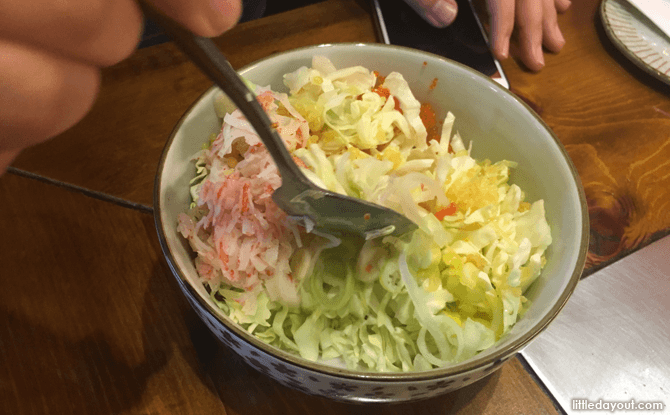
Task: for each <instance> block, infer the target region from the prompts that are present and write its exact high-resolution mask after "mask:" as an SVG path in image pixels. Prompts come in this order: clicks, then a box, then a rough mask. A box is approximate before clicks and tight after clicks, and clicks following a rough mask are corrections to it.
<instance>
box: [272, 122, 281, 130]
mask: <svg viewBox="0 0 670 415" xmlns="http://www.w3.org/2000/svg"><path fill="white" fill-rule="evenodd" d="M271 126H272V128H275V129H276V128H277V127H279V123H278V122H273V123H272V124H271Z"/></svg>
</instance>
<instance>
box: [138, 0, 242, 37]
mask: <svg viewBox="0 0 670 415" xmlns="http://www.w3.org/2000/svg"><path fill="white" fill-rule="evenodd" d="M150 2H151V3H152V4H153V5H154V6H156V7H157V8H158V9H160V10H161V11H162V12H163V13H165V14H166V15H167V16H169V17H171V18H173V19H174V20H176V21H178V22H180V23H181V24H183V25H184V26H186V27H187V28H188V29H190V30H191V31H193V33H195V34H197V35H200V36H205V37H213V36H218V35H220V34H221V33H223V32H225V31H226V30H228V29H230V28H231V27H233V26H235V24H237V21H238V20H239V19H240V16H241V14H242V3H241V0H191V1H184V0H150Z"/></svg>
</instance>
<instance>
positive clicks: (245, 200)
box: [240, 183, 249, 213]
mask: <svg viewBox="0 0 670 415" xmlns="http://www.w3.org/2000/svg"><path fill="white" fill-rule="evenodd" d="M240 210H241V211H242V213H244V212H246V211H248V210H249V183H244V184H243V185H242V206H241V208H240Z"/></svg>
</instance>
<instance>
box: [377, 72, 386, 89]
mask: <svg viewBox="0 0 670 415" xmlns="http://www.w3.org/2000/svg"><path fill="white" fill-rule="evenodd" d="M374 74H375V76H376V77H377V79H375V88H377V87H378V86H380V85H381V84H383V83H384V81H385V80H386V77H385V76H379V72H377V71H375V72H374Z"/></svg>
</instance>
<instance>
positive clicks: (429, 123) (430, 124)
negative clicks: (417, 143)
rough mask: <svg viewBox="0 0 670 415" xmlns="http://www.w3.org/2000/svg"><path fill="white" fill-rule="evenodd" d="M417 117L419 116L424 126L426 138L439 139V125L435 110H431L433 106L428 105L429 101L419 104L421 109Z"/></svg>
mask: <svg viewBox="0 0 670 415" xmlns="http://www.w3.org/2000/svg"><path fill="white" fill-rule="evenodd" d="M419 117H420V118H421V121H422V122H423V126H424V127H426V132H427V133H428V137H426V140H427V141H430V140H437V141H439V140H440V132H439V131H438V130H439V126H438V125H437V116H436V115H435V110H433V106H432V105H430V104H429V103H423V104H421V109H420V110H419Z"/></svg>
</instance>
